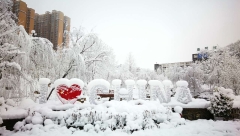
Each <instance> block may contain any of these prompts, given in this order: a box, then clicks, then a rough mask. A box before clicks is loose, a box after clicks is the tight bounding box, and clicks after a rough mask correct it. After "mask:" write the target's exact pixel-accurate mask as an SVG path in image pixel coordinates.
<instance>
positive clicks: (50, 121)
mask: <svg viewBox="0 0 240 136" xmlns="http://www.w3.org/2000/svg"><path fill="white" fill-rule="evenodd" d="M50 124H54V123H53V121H52V120H51V119H46V120H45V121H44V125H50Z"/></svg>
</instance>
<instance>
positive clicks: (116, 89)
mask: <svg viewBox="0 0 240 136" xmlns="http://www.w3.org/2000/svg"><path fill="white" fill-rule="evenodd" d="M121 83H122V81H121V80H120V79H114V80H113V81H112V85H113V88H114V100H117V101H119V100H120V98H119V90H120V87H121Z"/></svg>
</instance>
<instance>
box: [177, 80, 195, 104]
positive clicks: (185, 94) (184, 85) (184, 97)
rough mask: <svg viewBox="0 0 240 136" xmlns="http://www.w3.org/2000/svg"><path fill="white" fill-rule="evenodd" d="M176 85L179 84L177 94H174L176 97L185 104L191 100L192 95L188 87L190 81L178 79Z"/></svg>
mask: <svg viewBox="0 0 240 136" xmlns="http://www.w3.org/2000/svg"><path fill="white" fill-rule="evenodd" d="M176 85H177V89H176V94H175V96H174V97H175V99H176V100H177V101H179V102H181V103H184V104H187V103H189V102H191V101H192V95H191V93H190V90H189V88H188V82H187V81H184V80H182V81H177V83H176Z"/></svg>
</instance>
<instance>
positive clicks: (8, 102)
mask: <svg viewBox="0 0 240 136" xmlns="http://www.w3.org/2000/svg"><path fill="white" fill-rule="evenodd" d="M0 103H1V102H0ZM6 104H7V105H10V106H13V107H14V106H16V102H15V101H13V100H12V99H7V100H6Z"/></svg>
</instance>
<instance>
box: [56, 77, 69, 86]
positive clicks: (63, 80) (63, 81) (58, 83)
mask: <svg viewBox="0 0 240 136" xmlns="http://www.w3.org/2000/svg"><path fill="white" fill-rule="evenodd" d="M63 84H64V85H67V86H68V85H69V80H68V79H67V78H60V79H57V80H56V81H55V82H54V86H55V88H57V87H58V86H59V85H63Z"/></svg>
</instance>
